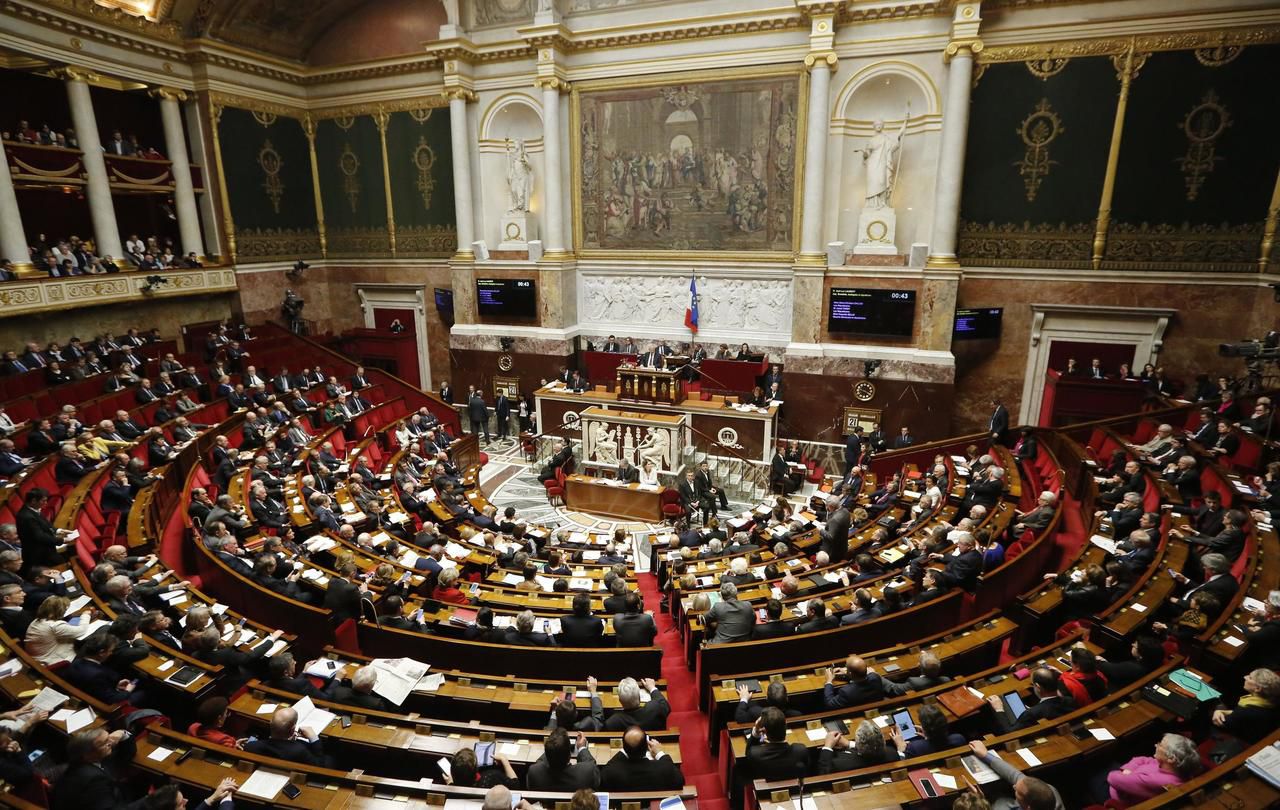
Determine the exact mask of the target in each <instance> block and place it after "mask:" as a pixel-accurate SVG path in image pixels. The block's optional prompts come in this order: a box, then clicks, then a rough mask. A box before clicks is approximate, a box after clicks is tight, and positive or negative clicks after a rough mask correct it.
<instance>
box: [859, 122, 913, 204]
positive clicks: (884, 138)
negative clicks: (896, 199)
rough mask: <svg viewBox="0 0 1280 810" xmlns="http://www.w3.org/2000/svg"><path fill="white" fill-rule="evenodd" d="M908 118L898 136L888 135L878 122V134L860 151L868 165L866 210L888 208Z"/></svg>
mask: <svg viewBox="0 0 1280 810" xmlns="http://www.w3.org/2000/svg"><path fill="white" fill-rule="evenodd" d="M909 117H910V112H909V111H908V114H907V116H904V117H903V119H902V127H901V129H899V130H898V132H897V134H896V135H886V134H885V132H884V121H881V120H879V119H877V120H876V122H875V124H874V126H875V130H876V134H875V135H872V136H871V139H870V140H868V141H867V145H866V146H865V147H863V148H862V149H859V150H858V151H859V152H861V153H862V161H863V163H865V164H866V170H867V171H866V174H867V193H866V197H867V201H866V206H865V207H866V208H874V209H880V208H888V207H890V205H891V203H890V201H889V197H890V196H891V195H892V194H893V186H894V177H895V175H896V174H897V173H898V157H899V152H900V151H901V149H902V135H903V133H904V132H906V130H907V118H909Z"/></svg>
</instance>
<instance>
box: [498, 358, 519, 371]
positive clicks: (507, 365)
mask: <svg viewBox="0 0 1280 810" xmlns="http://www.w3.org/2000/svg"><path fill="white" fill-rule="evenodd" d="M515 365H516V361H515V360H514V359H512V357H511V355H509V354H502V355H499V356H498V369H499V370H500V371H510V370H511V369H513V368H515Z"/></svg>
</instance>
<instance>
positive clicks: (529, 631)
mask: <svg viewBox="0 0 1280 810" xmlns="http://www.w3.org/2000/svg"><path fill="white" fill-rule="evenodd" d="M535 622H537V617H535V616H534V615H533V611H532V610H525V611H522V612H521V613H519V614H518V615H517V616H516V623H515V625H514V626H512V627H508V628H507V633H506V635H505V636H503V639H502V642H503V643H504V644H508V645H511V646H513V647H555V646H556V640H555V638H554V637H553V636H551V635H548V634H547V633H545V632H537V631H535V630H534V629H533V628H534V624H535ZM543 624H544V625H545V624H546V622H544V623H543Z"/></svg>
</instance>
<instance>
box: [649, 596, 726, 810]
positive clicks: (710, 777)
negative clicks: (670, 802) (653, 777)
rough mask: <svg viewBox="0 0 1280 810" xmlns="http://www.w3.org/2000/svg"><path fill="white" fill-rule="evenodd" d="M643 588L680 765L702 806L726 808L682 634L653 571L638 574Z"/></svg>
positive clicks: (702, 808)
mask: <svg viewBox="0 0 1280 810" xmlns="http://www.w3.org/2000/svg"><path fill="white" fill-rule="evenodd" d="M638 579H639V580H640V592H641V593H643V594H644V606H645V609H646V610H651V611H653V615H654V617H655V618H656V619H657V622H658V646H660V647H662V677H663V678H666V680H667V699H668V700H669V701H670V702H671V717H670V718H669V719H668V720H667V725H668V726H669V727H672V728H679V729H680V758H681V769H682V770H683V771H684V782H685V784H686V785H696V786H697V788H698V807H699V810H727V808H728V807H729V802H728V799H727V798H726V796H725V789H724V785H723V784H721V782H720V775H719V774H718V773H716V763H715V760H714V759H712V757H711V752H710V751H709V750H708V749H707V718H706V716H705V715H704V714H703V713H702V712H700V711H698V691H697V690H698V688H697V684H696V683H695V681H694V677H693V673H692V672H690V671H689V670H688V668H687V667H686V666H685V661H684V648H683V646H682V645H681V642H680V634H679V633H678V632H676V631H674V630H672V621H671V616H670V614H668V613H666V612H664V611H663V610H662V608H661V606H660V604H659V603H660V601H661V600H662V594H661V593H659V591H658V579H657V577H655V576H653V575H652V574H639V575H638Z"/></svg>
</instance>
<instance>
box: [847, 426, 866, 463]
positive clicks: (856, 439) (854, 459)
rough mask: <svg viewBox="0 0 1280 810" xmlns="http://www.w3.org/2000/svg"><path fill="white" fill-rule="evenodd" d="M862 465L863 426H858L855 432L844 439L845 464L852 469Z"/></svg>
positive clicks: (854, 429)
mask: <svg viewBox="0 0 1280 810" xmlns="http://www.w3.org/2000/svg"><path fill="white" fill-rule="evenodd" d="M861 463H862V425H856V426H855V427H854V428H853V432H852V433H850V434H849V435H848V436H846V437H845V439H844V464H845V468H846V469H852V468H853V467H855V466H856V465H858V464H861Z"/></svg>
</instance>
